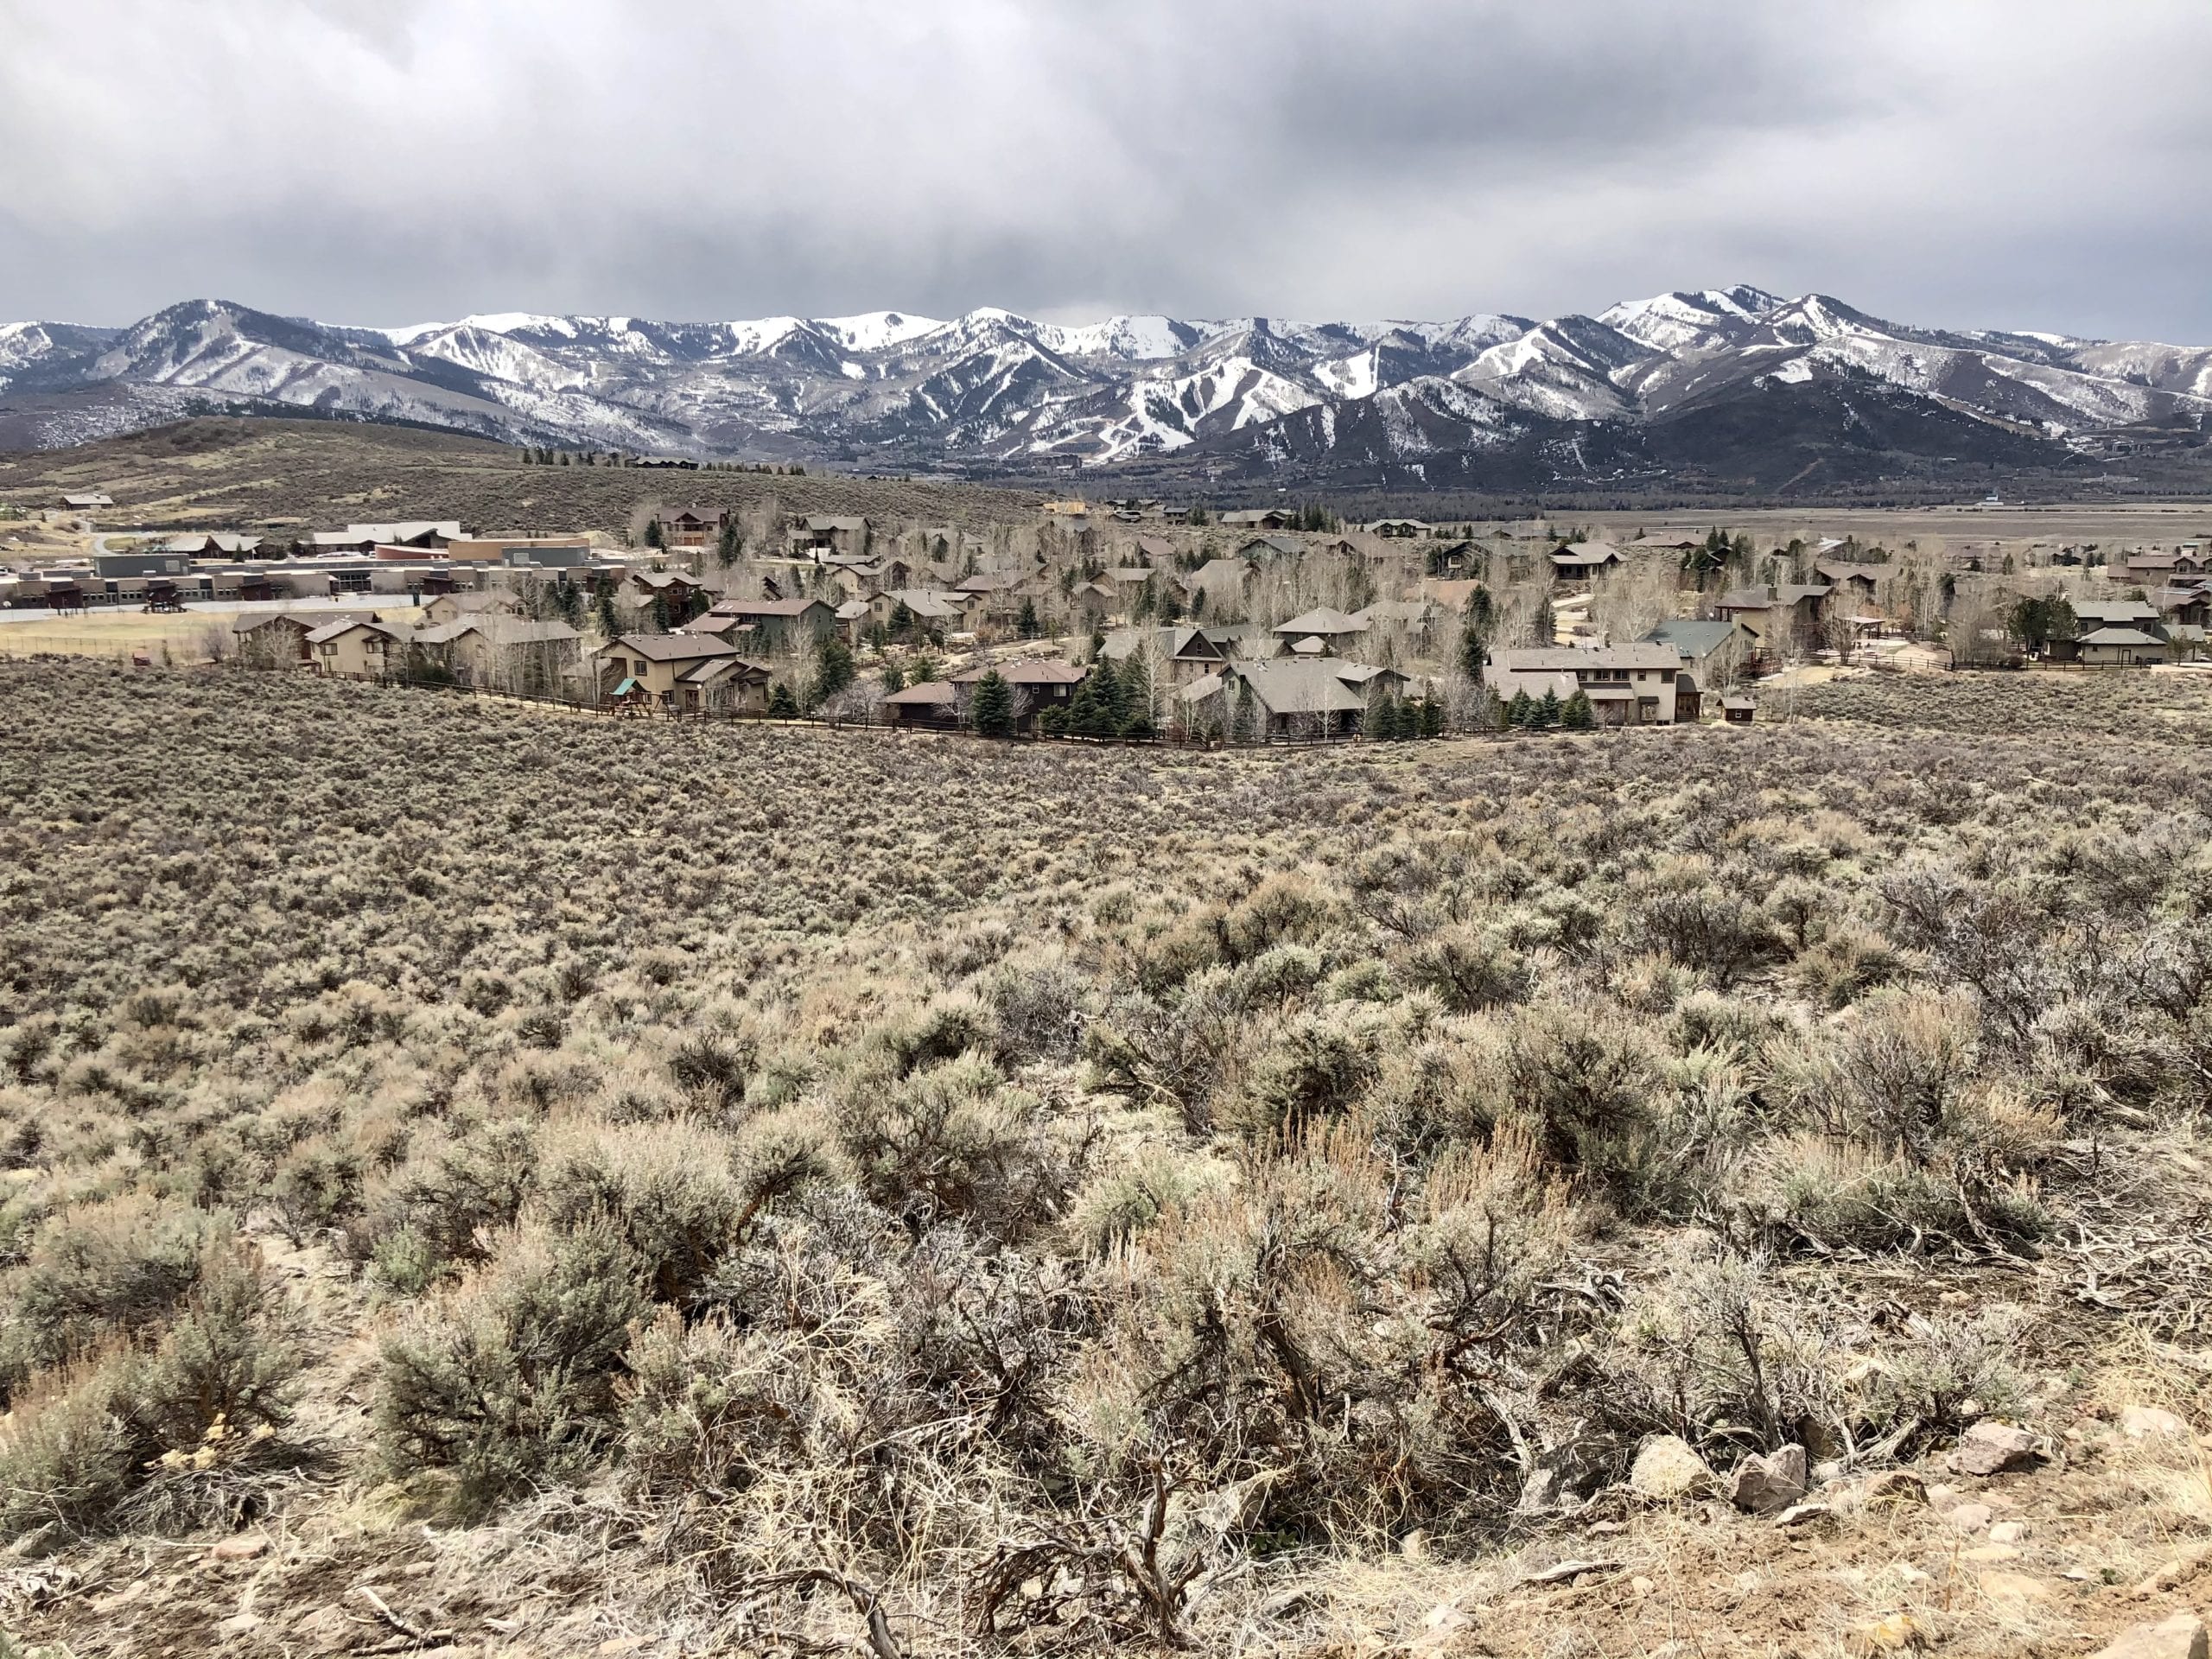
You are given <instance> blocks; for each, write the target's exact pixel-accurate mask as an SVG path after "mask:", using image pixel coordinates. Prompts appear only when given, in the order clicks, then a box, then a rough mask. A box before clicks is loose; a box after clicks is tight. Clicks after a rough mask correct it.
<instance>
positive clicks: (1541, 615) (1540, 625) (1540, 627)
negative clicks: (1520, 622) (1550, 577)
mask: <svg viewBox="0 0 2212 1659" xmlns="http://www.w3.org/2000/svg"><path fill="white" fill-rule="evenodd" d="M1529 632H1530V633H1532V634H1534V635H1535V643H1536V645H1537V647H1538V649H1540V650H1544V651H1548V650H1550V649H1551V647H1553V646H1554V645H1557V644H1558V643H1559V619H1558V618H1557V617H1556V616H1554V614H1553V613H1552V596H1551V594H1550V593H1549V591H1547V592H1546V593H1545V594H1544V596H1543V597H1542V598H1541V599H1540V600H1538V601H1536V613H1535V616H1534V617H1533V618H1531V619H1530V620H1529Z"/></svg>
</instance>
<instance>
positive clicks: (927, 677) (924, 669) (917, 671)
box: [906, 652, 937, 685]
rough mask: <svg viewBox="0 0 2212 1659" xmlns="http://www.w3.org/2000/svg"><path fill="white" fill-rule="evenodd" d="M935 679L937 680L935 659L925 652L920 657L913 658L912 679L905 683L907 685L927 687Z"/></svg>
mask: <svg viewBox="0 0 2212 1659" xmlns="http://www.w3.org/2000/svg"><path fill="white" fill-rule="evenodd" d="M935 678H937V658H934V657H931V656H930V655H928V654H927V653H926V652H925V653H924V654H923V655H922V656H919V657H917V658H914V677H913V678H912V679H911V680H909V681H907V682H906V683H907V684H909V685H927V684H928V683H930V682H931V680H933V679H935Z"/></svg>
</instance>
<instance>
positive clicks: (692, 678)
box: [677, 657, 768, 685]
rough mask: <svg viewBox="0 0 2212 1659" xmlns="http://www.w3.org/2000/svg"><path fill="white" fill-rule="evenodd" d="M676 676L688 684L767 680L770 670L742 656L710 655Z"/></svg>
mask: <svg viewBox="0 0 2212 1659" xmlns="http://www.w3.org/2000/svg"><path fill="white" fill-rule="evenodd" d="M767 677H768V671H767V670H766V669H765V668H763V667H761V665H760V664H758V663H748V662H747V661H746V660H745V658H742V657H710V658H708V659H707V660H706V661H705V662H703V663H702V664H699V666H698V667H696V668H690V669H686V670H685V671H683V673H681V674H679V675H677V679H679V680H682V681H683V683H685V684H686V685H712V684H714V683H715V682H716V681H718V680H765V679H766V678H767Z"/></svg>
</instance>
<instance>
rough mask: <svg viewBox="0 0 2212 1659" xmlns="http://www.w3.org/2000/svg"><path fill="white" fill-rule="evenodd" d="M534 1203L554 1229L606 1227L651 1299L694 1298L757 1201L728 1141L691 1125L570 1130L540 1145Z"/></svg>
mask: <svg viewBox="0 0 2212 1659" xmlns="http://www.w3.org/2000/svg"><path fill="white" fill-rule="evenodd" d="M534 1205H535V1208H536V1209H537V1211H538V1213H539V1214H540V1215H541V1216H542V1217H543V1219H544V1221H545V1222H546V1223H547V1224H549V1225H550V1226H551V1227H552V1228H554V1229H555V1230H572V1229H575V1228H577V1227H581V1226H584V1225H587V1224H589V1223H591V1222H592V1221H593V1220H594V1218H595V1217H606V1218H607V1220H608V1221H610V1222H611V1223H612V1224H613V1227H614V1229H615V1230H616V1231H617V1233H619V1234H620V1236H621V1238H622V1241H623V1243H625V1244H626V1246H627V1247H628V1249H629V1251H630V1253H631V1255H632V1257H634V1258H635V1260H636V1262H637V1263H638V1266H639V1270H640V1272H641V1273H642V1274H643V1275H644V1279H645V1286H646V1289H647V1292H648V1294H650V1295H651V1296H652V1299H653V1300H655V1301H657V1302H667V1303H673V1304H677V1305H679V1306H680V1305H683V1304H686V1303H688V1302H690V1300H692V1298H693V1297H695V1296H696V1294H698V1291H699V1289H700V1287H702V1286H703V1285H704V1284H705V1283H706V1281H707V1279H708V1277H709V1274H712V1273H713V1271H714V1269H715V1263H717V1262H720V1261H721V1257H722V1255H723V1254H724V1253H725V1252H726V1251H727V1250H728V1249H730V1247H731V1246H732V1245H733V1244H734V1243H736V1242H737V1240H738V1238H739V1236H740V1234H741V1231H742V1230H743V1228H744V1226H745V1224H746V1223H747V1220H748V1219H749V1218H750V1216H751V1213H752V1211H753V1198H752V1197H751V1195H749V1194H748V1193H747V1192H746V1191H745V1190H744V1188H743V1187H742V1186H741V1185H740V1183H739V1182H738V1180H737V1179H736V1178H735V1176H734V1175H733V1173H731V1170H730V1166H729V1143H728V1141H725V1140H724V1139H723V1138H722V1137H721V1135H716V1134H715V1133H714V1132H713V1131H712V1130H709V1129H707V1128H703V1127H702V1126H700V1125H697V1124H694V1123H683V1122H676V1123H655V1124H631V1125H594V1124H583V1123H573V1124H569V1125H565V1126H563V1127H562V1128H557V1129H554V1130H551V1131H549V1132H548V1134H547V1135H546V1136H545V1138H544V1141H543V1147H542V1151H541V1154H540V1166H539V1173H538V1177H537V1186H536V1195H535V1199H534Z"/></svg>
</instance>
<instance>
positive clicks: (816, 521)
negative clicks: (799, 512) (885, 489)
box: [806, 512, 868, 534]
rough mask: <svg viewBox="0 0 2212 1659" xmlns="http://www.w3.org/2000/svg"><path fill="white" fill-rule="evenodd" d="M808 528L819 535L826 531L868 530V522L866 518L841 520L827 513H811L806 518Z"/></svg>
mask: <svg viewBox="0 0 2212 1659" xmlns="http://www.w3.org/2000/svg"><path fill="white" fill-rule="evenodd" d="M806 527H807V529H809V530H810V531H815V532H817V534H818V533H821V532H823V531H841V530H842V531H854V530H866V529H867V528H868V520H867V519H865V518H838V517H836V516H835V515H833V514H830V513H826V512H810V513H809V514H807V516H806Z"/></svg>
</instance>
